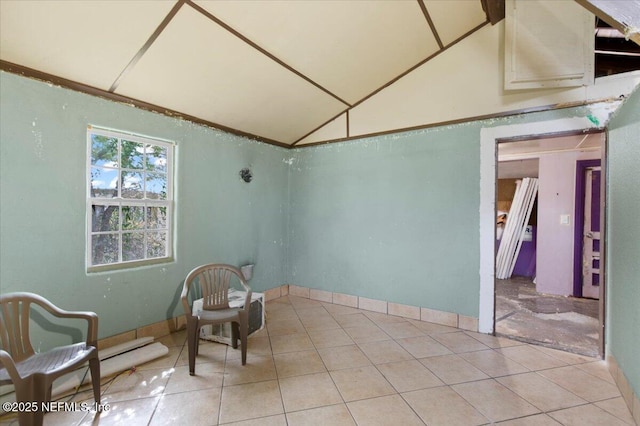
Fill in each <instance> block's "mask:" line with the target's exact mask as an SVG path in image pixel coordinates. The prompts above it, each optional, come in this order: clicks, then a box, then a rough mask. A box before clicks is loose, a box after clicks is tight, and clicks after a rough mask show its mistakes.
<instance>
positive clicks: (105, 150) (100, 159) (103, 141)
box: [91, 135, 118, 167]
mask: <svg viewBox="0 0 640 426" xmlns="http://www.w3.org/2000/svg"><path fill="white" fill-rule="evenodd" d="M91 164H93V165H96V166H107V167H118V139H117V138H110V137H107V136H100V135H91Z"/></svg>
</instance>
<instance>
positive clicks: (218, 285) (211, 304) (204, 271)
mask: <svg viewBox="0 0 640 426" xmlns="http://www.w3.org/2000/svg"><path fill="white" fill-rule="evenodd" d="M234 275H235V276H236V277H237V278H238V281H239V282H240V284H241V285H242V287H243V288H244V290H245V291H250V289H249V286H248V285H247V283H246V281H245V279H244V277H243V275H242V272H241V271H240V270H239V269H238V268H236V267H235V266H233V265H226V264H220V263H211V264H208V265H202V266H198V267H197V268H195V269H194V270H192V271H191V272H189V275H187V278H186V279H185V280H184V287H183V289H182V303H183V305H184V308H185V312H187V313H189V314H191V306H190V304H189V302H188V300H187V294H188V293H189V291H190V289H193V288H194V287H195V286H198V287H199V291H200V293H201V294H200V295H201V296H202V299H203V300H202V302H203V306H202V308H203V309H204V310H216V309H227V308H228V307H229V298H228V293H229V285H230V282H231V278H232V277H233V276H234ZM245 308H247V307H245Z"/></svg>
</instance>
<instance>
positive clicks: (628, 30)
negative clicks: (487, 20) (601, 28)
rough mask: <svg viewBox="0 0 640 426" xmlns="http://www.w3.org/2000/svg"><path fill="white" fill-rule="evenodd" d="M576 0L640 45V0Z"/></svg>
mask: <svg viewBox="0 0 640 426" xmlns="http://www.w3.org/2000/svg"><path fill="white" fill-rule="evenodd" d="M483 1H484V0H483ZM575 1H576V2H577V3H578V4H579V5H580V6H582V7H584V8H585V9H587V10H588V11H589V12H591V13H593V14H594V15H596V16H597V17H598V18H600V19H602V20H603V21H604V22H606V23H607V24H609V25H611V26H612V27H613V28H615V29H617V30H618V31H620V32H621V33H622V34H624V36H625V38H626V39H628V40H632V41H633V42H635V43H636V44H638V45H640V0H575Z"/></svg>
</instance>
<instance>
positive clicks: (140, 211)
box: [122, 206, 144, 231]
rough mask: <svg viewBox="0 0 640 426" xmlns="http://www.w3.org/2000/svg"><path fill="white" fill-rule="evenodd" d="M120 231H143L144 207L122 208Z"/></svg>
mask: <svg viewBox="0 0 640 426" xmlns="http://www.w3.org/2000/svg"><path fill="white" fill-rule="evenodd" d="M122 229H123V230H124V231H127V230H132V229H144V206H122Z"/></svg>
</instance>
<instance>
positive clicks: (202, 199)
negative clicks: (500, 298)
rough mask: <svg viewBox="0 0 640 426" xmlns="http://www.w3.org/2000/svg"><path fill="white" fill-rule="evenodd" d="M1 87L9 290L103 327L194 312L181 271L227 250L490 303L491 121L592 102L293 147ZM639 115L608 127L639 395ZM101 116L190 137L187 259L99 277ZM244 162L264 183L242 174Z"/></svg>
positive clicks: (626, 363)
mask: <svg viewBox="0 0 640 426" xmlns="http://www.w3.org/2000/svg"><path fill="white" fill-rule="evenodd" d="M0 101H1V104H0V182H1V186H0V232H1V233H0V291H1V292H2V293H5V292H10V291H19V290H22V291H24V290H27V291H33V292H36V293H40V294H42V295H44V296H45V297H47V298H49V299H51V300H52V301H54V302H55V303H57V304H59V305H61V306H63V307H65V308H67V309H86V310H92V311H95V312H97V313H98V315H99V317H100V337H106V336H110V335H114V334H117V333H121V332H124V331H127V330H131V329H134V328H137V327H141V326H145V325H148V324H151V323H154V322H157V321H161V320H163V319H166V318H171V317H174V316H178V315H180V314H182V307H181V306H180V304H179V297H178V295H179V291H180V289H181V282H182V280H183V279H184V277H185V275H186V274H187V272H188V271H189V270H190V269H191V268H193V267H194V266H196V265H199V264H202V263H205V262H208V261H212V260H214V261H219V262H228V263H232V264H238V265H239V264H244V263H249V262H252V263H255V264H256V268H255V271H254V278H253V280H252V281H251V285H252V287H253V288H254V289H255V290H256V291H261V290H266V289H269V288H273V287H276V286H279V285H281V284H285V283H291V284H296V285H300V286H305V287H310V288H317V289H320V290H327V291H335V292H341V293H346V294H353V295H357V296H363V297H369V298H374V299H381V300H388V301H391V302H397V303H404V304H409V305H414V306H424V307H430V308H433V309H438V310H443V311H449V312H456V313H460V314H463V315H469V316H474V317H477V316H478V306H479V256H480V253H479V232H478V229H479V218H478V216H479V215H478V211H479V210H478V209H479V203H480V200H479V197H480V196H479V179H480V176H479V175H480V170H479V168H480V148H479V145H480V142H479V139H480V130H481V129H482V128H484V127H491V126H502V125H505V124H519V123H534V122H538V121H547V120H553V119H558V118H565V117H586V116H587V115H588V114H589V113H590V110H589V108H588V107H580V108H570V109H563V110H555V111H547V112H543V113H533V114H524V115H520V116H514V117H509V118H503V119H495V120H485V121H478V122H471V123H464V124H459V125H454V126H443V127H439V128H434V129H426V130H419V131H411V132H404V133H397V134H393V135H388V136H379V137H375V138H364V139H360V140H355V141H350V142H344V143H338V144H330V145H323V146H317V147H310V148H301V149H296V150H291V151H289V150H285V149H281V148H277V147H274V146H270V145H266V144H262V143H258V142H255V141H251V140H248V139H246V138H241V137H237V136H233V135H229V134H225V133H223V132H220V131H217V130H213V129H209V128H206V127H202V126H198V125H194V124H191V123H189V122H186V121H181V120H178V119H173V118H169V117H166V116H163V115H159V114H154V113H150V112H147V111H142V110H139V109H136V108H133V107H131V106H127V105H123V104H118V103H114V102H111V101H107V100H103V99H99V98H96V97H92V96H88V95H84V94H81V93H76V92H73V91H70V90H67V89H62V88H59V87H55V86H51V85H48V84H45V83H42V82H37V81H35V80H31V79H26V78H22V77H18V76H15V75H12V74H8V73H4V72H3V73H0ZM638 111H640V94H639V93H635V94H634V95H633V96H631V98H630V99H628V100H627V101H626V103H625V104H624V105H623V107H622V108H621V110H620V111H619V112H618V113H617V115H616V116H615V118H614V120H613V121H612V122H611V125H610V126H609V127H610V133H609V161H608V173H609V191H608V196H609V201H608V202H609V216H608V219H607V224H608V242H609V245H608V249H607V254H608V270H609V275H608V279H609V282H608V285H609V298H608V309H607V310H608V316H607V339H608V340H607V341H608V351H609V352H610V353H611V354H613V355H614V356H615V357H616V359H617V360H618V362H619V363H620V365H621V366H622V368H623V370H624V372H625V374H626V375H627V377H628V379H629V381H630V383H631V384H632V386H633V387H634V389H635V391H636V392H638V391H639V390H640V389H639V388H640V364H638V363H637V359H638V358H639V357H640V343H639V341H638V339H637V336H636V335H635V334H637V330H638V329H640V320H639V315H640V314H639V312H640V309H639V308H638V307H639V306H640V286H639V280H638V277H639V276H640V270H639V268H640V266H639V265H640V262H638V261H637V259H639V258H640V223H639V222H638V219H637V217H638V216H637V212H638V211H639V210H640V196H639V194H640V191H639V190H638V178H637V168H638V167H637V165H638V164H640V146H639V139H638V134H640V118H639V117H638ZM88 124H94V125H99V126H105V127H110V128H114V129H119V130H126V131H132V132H137V133H142V134H147V135H150V136H156V137H161V138H165V139H171V140H175V141H176V142H177V151H176V154H177V155H176V162H177V167H176V187H177V191H176V203H177V207H176V222H175V226H176V228H175V233H174V235H175V249H176V250H175V252H176V259H175V261H174V262H172V263H168V264H163V265H156V266H148V267H142V268H135V269H129V270H122V271H117V272H108V273H95V274H87V273H86V271H85V208H86V207H85V197H86V191H85V175H86V170H85V168H86V166H85V162H86V126H87V125H88ZM247 166H251V168H252V170H253V173H254V176H255V178H254V180H253V182H251V183H250V184H246V183H244V182H242V181H241V180H240V178H239V175H238V172H239V170H240V169H242V168H244V167H247ZM634 333H635V334H634ZM71 334H72V333H71ZM67 338H68V339H71V338H72V336H67ZM74 338H75V337H74ZM51 343H53V344H55V343H57V342H43V346H42V347H41V349H45V348H46V346H47V345H48V344H51Z"/></svg>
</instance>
